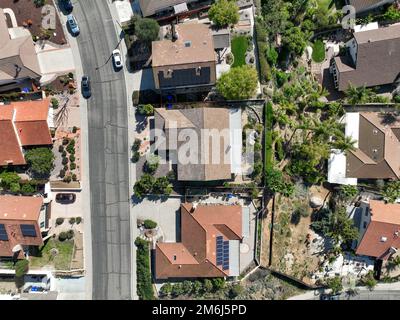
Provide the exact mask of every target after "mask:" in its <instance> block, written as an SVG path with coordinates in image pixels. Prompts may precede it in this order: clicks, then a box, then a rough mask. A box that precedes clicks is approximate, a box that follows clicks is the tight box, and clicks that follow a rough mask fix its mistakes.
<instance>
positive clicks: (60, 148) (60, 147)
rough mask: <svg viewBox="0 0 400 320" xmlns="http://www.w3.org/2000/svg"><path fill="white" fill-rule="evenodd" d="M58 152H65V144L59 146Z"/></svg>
mask: <svg viewBox="0 0 400 320" xmlns="http://www.w3.org/2000/svg"><path fill="white" fill-rule="evenodd" d="M58 152H59V153H63V152H64V146H63V145H60V146H59V147H58Z"/></svg>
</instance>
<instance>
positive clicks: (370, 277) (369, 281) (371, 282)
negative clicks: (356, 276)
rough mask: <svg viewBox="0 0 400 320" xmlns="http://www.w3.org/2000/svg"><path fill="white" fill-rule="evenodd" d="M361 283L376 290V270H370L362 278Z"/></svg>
mask: <svg viewBox="0 0 400 320" xmlns="http://www.w3.org/2000/svg"><path fill="white" fill-rule="evenodd" d="M361 284H363V285H364V286H366V287H367V288H368V289H369V290H370V291H372V290H374V289H375V287H376V285H377V284H378V281H376V279H375V278H374V272H373V271H370V272H368V273H367V274H366V275H365V276H363V277H362V278H361Z"/></svg>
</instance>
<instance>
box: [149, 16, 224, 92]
mask: <svg viewBox="0 0 400 320" xmlns="http://www.w3.org/2000/svg"><path fill="white" fill-rule="evenodd" d="M168 28H169V31H168V32H167V33H168V34H169V35H170V36H169V37H170V39H163V40H159V41H153V43H152V68H153V77H154V83H155V88H156V89H157V90H159V91H161V92H163V93H171V94H175V93H185V92H202V91H209V90H210V89H211V88H212V86H213V85H215V83H216V77H217V75H216V64H217V54H216V52H215V48H214V38H213V34H212V30H211V28H210V26H208V25H206V24H203V23H183V24H178V25H173V26H171V27H168Z"/></svg>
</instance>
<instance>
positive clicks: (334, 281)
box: [326, 276, 343, 294]
mask: <svg viewBox="0 0 400 320" xmlns="http://www.w3.org/2000/svg"><path fill="white" fill-rule="evenodd" d="M326 285H327V286H328V288H329V289H331V290H332V294H338V293H340V292H341V291H342V290H343V284H342V278H340V277H338V276H336V277H334V278H329V279H328V280H327V281H326Z"/></svg>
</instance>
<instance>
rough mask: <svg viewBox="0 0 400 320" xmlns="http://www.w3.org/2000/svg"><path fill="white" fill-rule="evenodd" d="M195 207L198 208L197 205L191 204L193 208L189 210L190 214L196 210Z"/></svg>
mask: <svg viewBox="0 0 400 320" xmlns="http://www.w3.org/2000/svg"><path fill="white" fill-rule="evenodd" d="M197 206H198V203H193V207H192V209H191V210H190V213H193V212H195V211H196V209H197Z"/></svg>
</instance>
